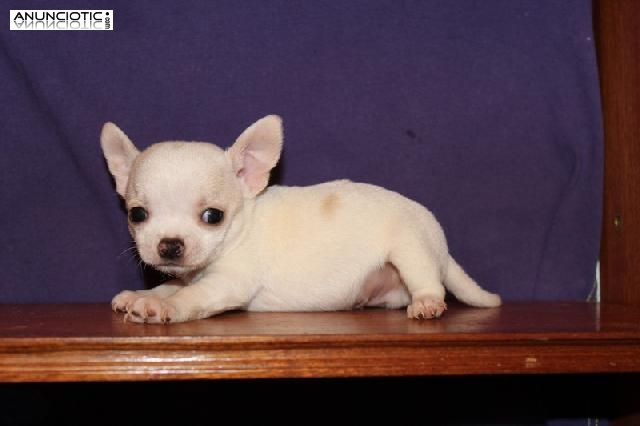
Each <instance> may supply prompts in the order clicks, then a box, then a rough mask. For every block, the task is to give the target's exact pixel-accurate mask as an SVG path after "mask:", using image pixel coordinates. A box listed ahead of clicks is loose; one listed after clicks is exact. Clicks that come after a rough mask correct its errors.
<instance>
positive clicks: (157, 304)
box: [125, 296, 180, 324]
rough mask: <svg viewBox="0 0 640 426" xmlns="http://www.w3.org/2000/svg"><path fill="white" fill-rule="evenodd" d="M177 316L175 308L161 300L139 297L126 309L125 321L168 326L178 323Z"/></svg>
mask: <svg viewBox="0 0 640 426" xmlns="http://www.w3.org/2000/svg"><path fill="white" fill-rule="evenodd" d="M177 314H178V312H177V310H176V308H175V307H174V306H173V305H171V304H170V303H167V302H166V301H164V300H162V299H159V298H157V297H153V296H148V297H140V298H138V299H137V300H136V301H135V302H134V303H133V304H132V305H131V306H130V307H129V308H128V309H127V314H126V315H125V321H131V322H138V323H153V324H168V323H170V322H178V321H180V320H179V319H178V315H177Z"/></svg>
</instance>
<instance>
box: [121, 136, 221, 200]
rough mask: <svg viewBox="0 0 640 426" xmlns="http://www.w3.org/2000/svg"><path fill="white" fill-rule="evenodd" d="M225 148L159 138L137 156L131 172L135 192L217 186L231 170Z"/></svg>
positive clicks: (188, 190) (198, 188)
mask: <svg viewBox="0 0 640 426" xmlns="http://www.w3.org/2000/svg"><path fill="white" fill-rule="evenodd" d="M230 170H231V168H230V164H229V163H228V161H227V160H226V156H225V154H224V150H222V149H221V148H219V147H218V146H216V145H213V144H210V143H202V142H161V143H157V144H154V145H151V146H150V147H149V148H147V149H146V150H144V151H142V153H140V155H139V156H138V158H136V160H135V163H134V167H133V174H134V176H133V177H134V180H135V186H136V187H137V188H135V189H136V192H138V191H142V192H148V191H149V190H153V189H152V188H154V189H157V190H160V191H170V192H175V191H180V190H181V189H182V190H183V191H186V192H192V191H196V192H197V191H199V190H200V189H201V188H205V187H208V188H210V189H213V188H212V186H219V185H221V184H222V183H223V181H224V180H225V179H226V178H227V175H228V174H229V173H230Z"/></svg>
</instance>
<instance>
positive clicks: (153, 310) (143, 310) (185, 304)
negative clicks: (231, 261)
mask: <svg viewBox="0 0 640 426" xmlns="http://www.w3.org/2000/svg"><path fill="white" fill-rule="evenodd" d="M229 282H233V284H232V285H229V284H228V283H229ZM246 289H247V286H242V285H241V284H240V283H239V282H237V281H235V280H233V281H232V280H229V279H228V278H225V277H222V276H220V275H216V276H209V277H206V278H203V279H201V280H200V281H198V282H196V283H194V284H191V285H188V286H183V287H182V288H180V289H179V290H178V291H176V292H174V293H173V294H171V295H170V296H168V297H166V298H164V299H161V298H158V297H154V296H150V297H141V298H139V299H137V300H136V301H135V302H134V304H133V305H132V306H131V308H130V310H129V311H128V312H129V314H127V319H128V320H129V321H132V322H145V323H156V324H157V323H162V324H168V323H175V322H184V321H190V320H194V319H200V318H207V317H210V316H212V315H215V314H218V313H221V312H224V311H228V310H232V309H238V308H244V307H246V306H247V304H248V303H249V301H250V299H251V296H252V294H253V293H252V292H250V291H246Z"/></svg>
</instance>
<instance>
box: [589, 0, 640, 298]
mask: <svg viewBox="0 0 640 426" xmlns="http://www.w3.org/2000/svg"><path fill="white" fill-rule="evenodd" d="M594 17H595V21H594V24H595V26H594V27H595V34H596V41H597V51H598V63H599V68H600V86H601V92H602V109H603V119H604V136H605V181H604V186H605V188H604V212H603V213H604V217H603V225H602V232H603V234H602V246H601V256H600V257H601V277H602V300H603V301H604V302H611V303H629V304H634V305H636V306H640V280H639V279H638V277H640V221H639V220H638V218H639V217H640V190H639V188H640V164H639V160H640V2H639V1H637V0H615V1H614V0H599V1H596V2H595V3H594Z"/></svg>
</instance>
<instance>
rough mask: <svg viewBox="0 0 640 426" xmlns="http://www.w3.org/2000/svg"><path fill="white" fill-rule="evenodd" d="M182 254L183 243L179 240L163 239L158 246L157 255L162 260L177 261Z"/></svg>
mask: <svg viewBox="0 0 640 426" xmlns="http://www.w3.org/2000/svg"><path fill="white" fill-rule="evenodd" d="M183 253H184V241H182V240H181V239H180V238H163V239H161V240H160V243H159V244H158V254H159V255H160V257H161V258H163V259H169V260H175V259H179V258H180V257H182V254H183Z"/></svg>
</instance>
